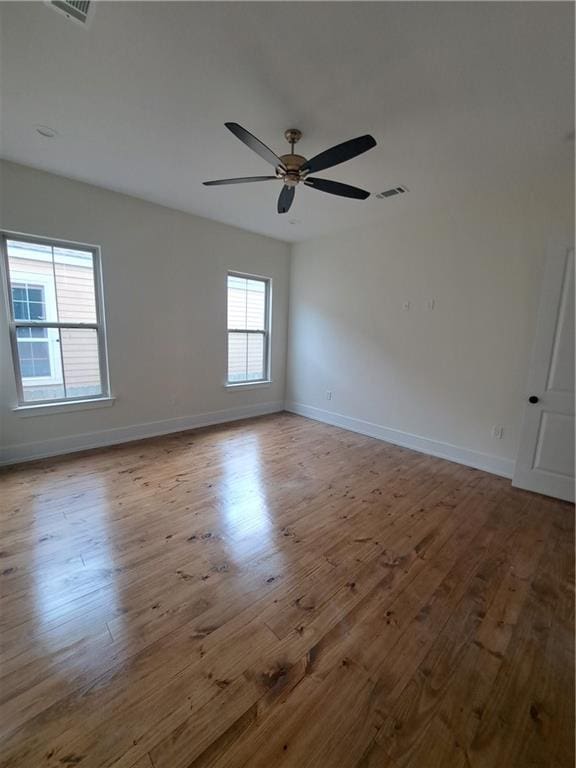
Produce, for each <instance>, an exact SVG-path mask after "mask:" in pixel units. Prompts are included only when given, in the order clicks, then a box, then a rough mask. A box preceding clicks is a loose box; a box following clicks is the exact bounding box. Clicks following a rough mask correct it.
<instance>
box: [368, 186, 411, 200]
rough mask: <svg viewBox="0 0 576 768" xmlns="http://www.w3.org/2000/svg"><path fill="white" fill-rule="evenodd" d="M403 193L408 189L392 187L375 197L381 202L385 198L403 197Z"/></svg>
mask: <svg viewBox="0 0 576 768" xmlns="http://www.w3.org/2000/svg"><path fill="white" fill-rule="evenodd" d="M405 192H408V187H403V186H400V187H392V189H385V190H384V192H380V194H378V195H376V197H377V198H378V200H383V199H384V198H385V197H395V196H396V195H403V194H404V193H405Z"/></svg>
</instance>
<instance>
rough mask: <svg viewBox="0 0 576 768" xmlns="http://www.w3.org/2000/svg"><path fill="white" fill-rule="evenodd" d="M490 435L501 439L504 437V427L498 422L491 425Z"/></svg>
mask: <svg viewBox="0 0 576 768" xmlns="http://www.w3.org/2000/svg"><path fill="white" fill-rule="evenodd" d="M492 437H493V438H495V439H496V440H502V438H503V437H504V427H502V426H501V425H500V424H497V425H496V426H494V427H492Z"/></svg>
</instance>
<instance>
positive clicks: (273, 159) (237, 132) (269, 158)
mask: <svg viewBox="0 0 576 768" xmlns="http://www.w3.org/2000/svg"><path fill="white" fill-rule="evenodd" d="M224 125H225V126H226V128H228V130H229V131H232V133H233V134H234V136H236V138H237V139H240V141H242V142H243V143H244V144H246V146H247V147H250V149H251V150H252V151H253V152H256V154H257V155H260V157H262V158H263V159H264V160H266V162H268V163H270V165H273V166H274V168H282V167H283V165H282V160H280V158H279V157H278V155H275V154H274V152H272V150H271V149H269V147H267V146H266V144H263V143H262V142H261V141H260V139H257V138H256V136H253V135H252V134H251V133H249V131H247V130H246V128H242V126H241V125H238V123H224Z"/></svg>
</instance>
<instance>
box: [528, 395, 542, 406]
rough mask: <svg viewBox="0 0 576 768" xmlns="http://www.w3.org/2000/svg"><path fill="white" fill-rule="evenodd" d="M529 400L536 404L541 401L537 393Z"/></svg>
mask: <svg viewBox="0 0 576 768" xmlns="http://www.w3.org/2000/svg"><path fill="white" fill-rule="evenodd" d="M528 402H529V403H532V405H536V403H538V402H540V398H539V397H536V395H530V397H529V398H528Z"/></svg>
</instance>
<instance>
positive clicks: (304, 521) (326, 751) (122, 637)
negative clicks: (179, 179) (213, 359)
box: [0, 414, 574, 768]
mask: <svg viewBox="0 0 576 768" xmlns="http://www.w3.org/2000/svg"><path fill="white" fill-rule="evenodd" d="M0 486H1V488H0V494H1V496H0V498H1V499H2V506H3V512H2V527H3V536H2V545H1V549H2V551H1V552H0V569H1V575H0V584H1V586H2V594H1V602H0V606H1V628H2V649H1V656H0V660H1V667H0V674H1V686H0V698H1V705H2V713H1V715H2V716H1V723H2V733H3V736H2V753H1V755H2V756H1V758H0V765H1V766H2V768H70V767H71V766H80V768H104V767H108V766H114V768H208V767H210V768H224V767H225V766H226V767H227V768H240V766H246V767H247V768H276V766H282V767H286V766H293V767H294V768H296V767H297V768H305V767H306V766H309V767H311V768H352V767H355V768H376V767H378V768H408V767H409V768H529V767H531V768H536V767H539V766H541V767H542V768H565V767H566V768H572V766H573V765H574V751H573V725H574V709H573V687H574V667H573V660H574V643H573V630H574V610H573V609H574V603H573V583H574V573H573V566H574V558H573V553H574V550H573V548H574V518H573V511H574V510H573V507H572V506H571V505H569V504H565V503H563V502H559V501H555V500H552V499H549V498H545V497H543V496H538V495H535V494H531V493H527V492H523V491H520V490H517V489H513V488H511V486H510V482H509V481H507V480H504V479H502V478H498V477H495V476H493V475H488V474H485V473H483V472H479V471H475V470H473V469H470V468H467V467H463V466H459V465H457V464H452V463H449V462H446V461H442V460H440V459H435V458H432V457H429V456H425V455H423V454H419V453H414V452H411V451H408V450H404V449H401V448H397V447H394V446H391V445H388V444H386V443H382V442H378V441H376V440H372V439H370V438H366V437H363V436H360V435H356V434H353V433H350V432H345V431H343V430H340V429H336V428H334V427H329V426H325V425H321V424H318V423H316V422H312V421H308V420H306V419H303V418H300V417H297V416H293V415H289V414H280V415H275V416H272V417H265V418H261V419H255V420H251V421H246V422H238V423H236V424H232V425H225V426H220V427H216V428H210V429H204V430H198V431H194V432H188V433H183V434H179V435H175V436H169V437H165V438H159V439H155V440H151V441H146V442H140V443H132V444H129V445H124V446H119V447H115V448H110V449H105V450H100V451H94V452H91V453H85V454H76V455H74V456H70V457H63V458H61V459H57V460H47V461H44V462H38V463H35V464H30V465H26V466H21V467H18V468H12V469H10V470H8V471H6V472H4V473H3V474H2V475H0Z"/></svg>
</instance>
